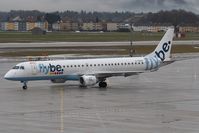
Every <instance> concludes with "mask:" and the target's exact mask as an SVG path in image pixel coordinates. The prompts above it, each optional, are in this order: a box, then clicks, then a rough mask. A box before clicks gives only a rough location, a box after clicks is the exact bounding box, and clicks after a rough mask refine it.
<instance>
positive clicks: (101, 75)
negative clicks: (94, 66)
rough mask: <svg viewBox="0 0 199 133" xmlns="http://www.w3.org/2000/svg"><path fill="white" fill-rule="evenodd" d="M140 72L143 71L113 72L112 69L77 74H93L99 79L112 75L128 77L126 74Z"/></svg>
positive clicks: (130, 74)
mask: <svg viewBox="0 0 199 133" xmlns="http://www.w3.org/2000/svg"><path fill="white" fill-rule="evenodd" d="M140 73H143V71H135V72H132V71H121V72H118V71H117V72H113V71H106V72H96V73H86V74H79V75H80V76H82V75H94V76H96V77H97V78H99V79H106V78H109V77H113V76H124V77H128V76H132V75H138V74H140Z"/></svg>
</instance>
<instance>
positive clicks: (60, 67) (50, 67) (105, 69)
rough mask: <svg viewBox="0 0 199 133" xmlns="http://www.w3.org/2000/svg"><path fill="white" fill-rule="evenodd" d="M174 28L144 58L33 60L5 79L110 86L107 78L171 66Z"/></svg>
mask: <svg viewBox="0 0 199 133" xmlns="http://www.w3.org/2000/svg"><path fill="white" fill-rule="evenodd" d="M173 36H174V29H172V28H169V29H168V30H167V32H166V33H165V35H164V36H163V38H162V39H161V41H160V42H159V44H158V46H157V47H156V48H155V50H154V51H153V52H152V53H150V54H148V55H146V56H144V57H120V58H96V59H71V60H51V61H29V62H23V63H19V64H17V65H16V66H14V67H13V68H12V69H11V70H9V71H8V72H7V73H6V74H5V76H4V78H5V79H7V80H12V81H20V82H21V83H23V89H24V90H25V89H27V82H28V81H34V80H51V81H52V83H64V82H65V81H67V80H77V81H79V82H80V85H81V86H92V85H95V84H98V85H99V87H107V83H106V79H107V78H109V77H112V76H124V77H127V76H132V75H138V74H140V73H143V72H153V71H156V70H158V69H159V68H160V67H161V66H164V65H167V64H169V63H171V62H172V61H171V58H170V52H171V46H172V40H173Z"/></svg>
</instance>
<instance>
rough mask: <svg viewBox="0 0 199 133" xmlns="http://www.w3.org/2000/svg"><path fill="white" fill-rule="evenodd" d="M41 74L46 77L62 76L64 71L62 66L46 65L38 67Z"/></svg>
mask: <svg viewBox="0 0 199 133" xmlns="http://www.w3.org/2000/svg"><path fill="white" fill-rule="evenodd" d="M38 69H39V72H41V73H44V74H46V75H60V74H63V71H64V70H63V69H62V66H61V65H52V64H49V65H44V64H39V65H38Z"/></svg>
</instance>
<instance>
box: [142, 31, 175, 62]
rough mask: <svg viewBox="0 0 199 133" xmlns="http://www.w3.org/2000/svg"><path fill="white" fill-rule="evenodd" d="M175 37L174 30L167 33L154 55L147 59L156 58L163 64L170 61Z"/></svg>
mask: <svg viewBox="0 0 199 133" xmlns="http://www.w3.org/2000/svg"><path fill="white" fill-rule="evenodd" d="M173 36H174V29H173V28H169V29H168V30H167V32H166V33H165V34H164V36H163V37H162V39H161V41H160V42H159V44H158V46H157V47H156V49H155V50H154V51H153V52H152V53H150V54H148V55H146V56H145V57H149V58H150V57H155V58H158V59H159V60H161V61H162V62H164V61H169V60H170V54H171V46H172V42H173Z"/></svg>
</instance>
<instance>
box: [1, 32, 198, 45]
mask: <svg viewBox="0 0 199 133" xmlns="http://www.w3.org/2000/svg"><path fill="white" fill-rule="evenodd" d="M163 34H164V33H163V32H159V33H141V32H133V33H129V32H104V33H99V32H81V33H74V32H52V33H47V35H32V34H31V33H30V32H0V43H7V42H109V41H129V40H130V38H131V37H132V38H133V41H150V40H160V39H161V37H162V36H163ZM176 40H199V33H187V34H186V37H185V38H181V39H176Z"/></svg>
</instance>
